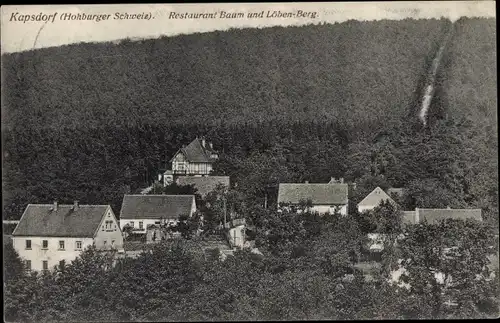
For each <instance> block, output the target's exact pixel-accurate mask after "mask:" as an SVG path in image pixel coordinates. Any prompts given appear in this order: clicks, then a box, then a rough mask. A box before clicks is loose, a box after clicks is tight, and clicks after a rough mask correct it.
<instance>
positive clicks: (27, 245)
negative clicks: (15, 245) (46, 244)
mask: <svg viewBox="0 0 500 323" xmlns="http://www.w3.org/2000/svg"><path fill="white" fill-rule="evenodd" d="M26 249H31V240H26Z"/></svg>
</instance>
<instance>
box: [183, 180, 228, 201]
mask: <svg viewBox="0 0 500 323" xmlns="http://www.w3.org/2000/svg"><path fill="white" fill-rule="evenodd" d="M218 184H222V185H224V186H227V187H229V176H179V177H178V178H177V185H194V187H195V188H196V189H197V190H198V193H199V194H200V195H201V196H202V197H205V196H206V195H207V194H208V193H210V192H212V191H213V190H214V189H215V188H216V187H217V185H218Z"/></svg>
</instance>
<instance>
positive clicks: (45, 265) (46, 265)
mask: <svg viewBox="0 0 500 323" xmlns="http://www.w3.org/2000/svg"><path fill="white" fill-rule="evenodd" d="M42 269H43V270H48V269H49V263H48V261H47V260H43V261H42Z"/></svg>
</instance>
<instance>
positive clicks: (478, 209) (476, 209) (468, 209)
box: [415, 207, 483, 211]
mask: <svg viewBox="0 0 500 323" xmlns="http://www.w3.org/2000/svg"><path fill="white" fill-rule="evenodd" d="M415 209H419V210H434V211H443V210H445V211H482V210H483V209H480V208H475V209H473V208H466V209H453V208H451V209H446V208H444V209H443V208H440V209H433V208H420V207H417V208H415Z"/></svg>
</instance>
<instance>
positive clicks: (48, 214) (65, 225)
mask: <svg viewBox="0 0 500 323" xmlns="http://www.w3.org/2000/svg"><path fill="white" fill-rule="evenodd" d="M12 243H13V246H14V248H15V250H16V251H17V252H18V254H19V256H20V257H21V258H22V259H23V260H24V261H25V265H26V267H27V269H29V270H35V271H40V270H51V269H53V268H54V267H55V266H60V265H62V264H63V263H69V262H71V261H73V260H74V259H75V258H77V257H78V256H79V255H80V254H81V253H82V251H83V250H85V249H86V248H87V247H89V246H92V245H94V246H95V247H96V248H97V249H98V250H112V249H116V250H122V249H123V237H122V232H121V230H120V227H119V225H118V221H117V219H116V217H115V215H114V213H113V210H112V209H111V206H109V205H79V204H78V202H75V203H74V204H73V205H58V203H57V202H54V203H53V204H29V205H28V206H27V207H26V209H25V211H24V213H23V215H22V217H21V220H20V221H19V224H18V225H17V227H16V229H15V230H14V232H13V233H12Z"/></svg>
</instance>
